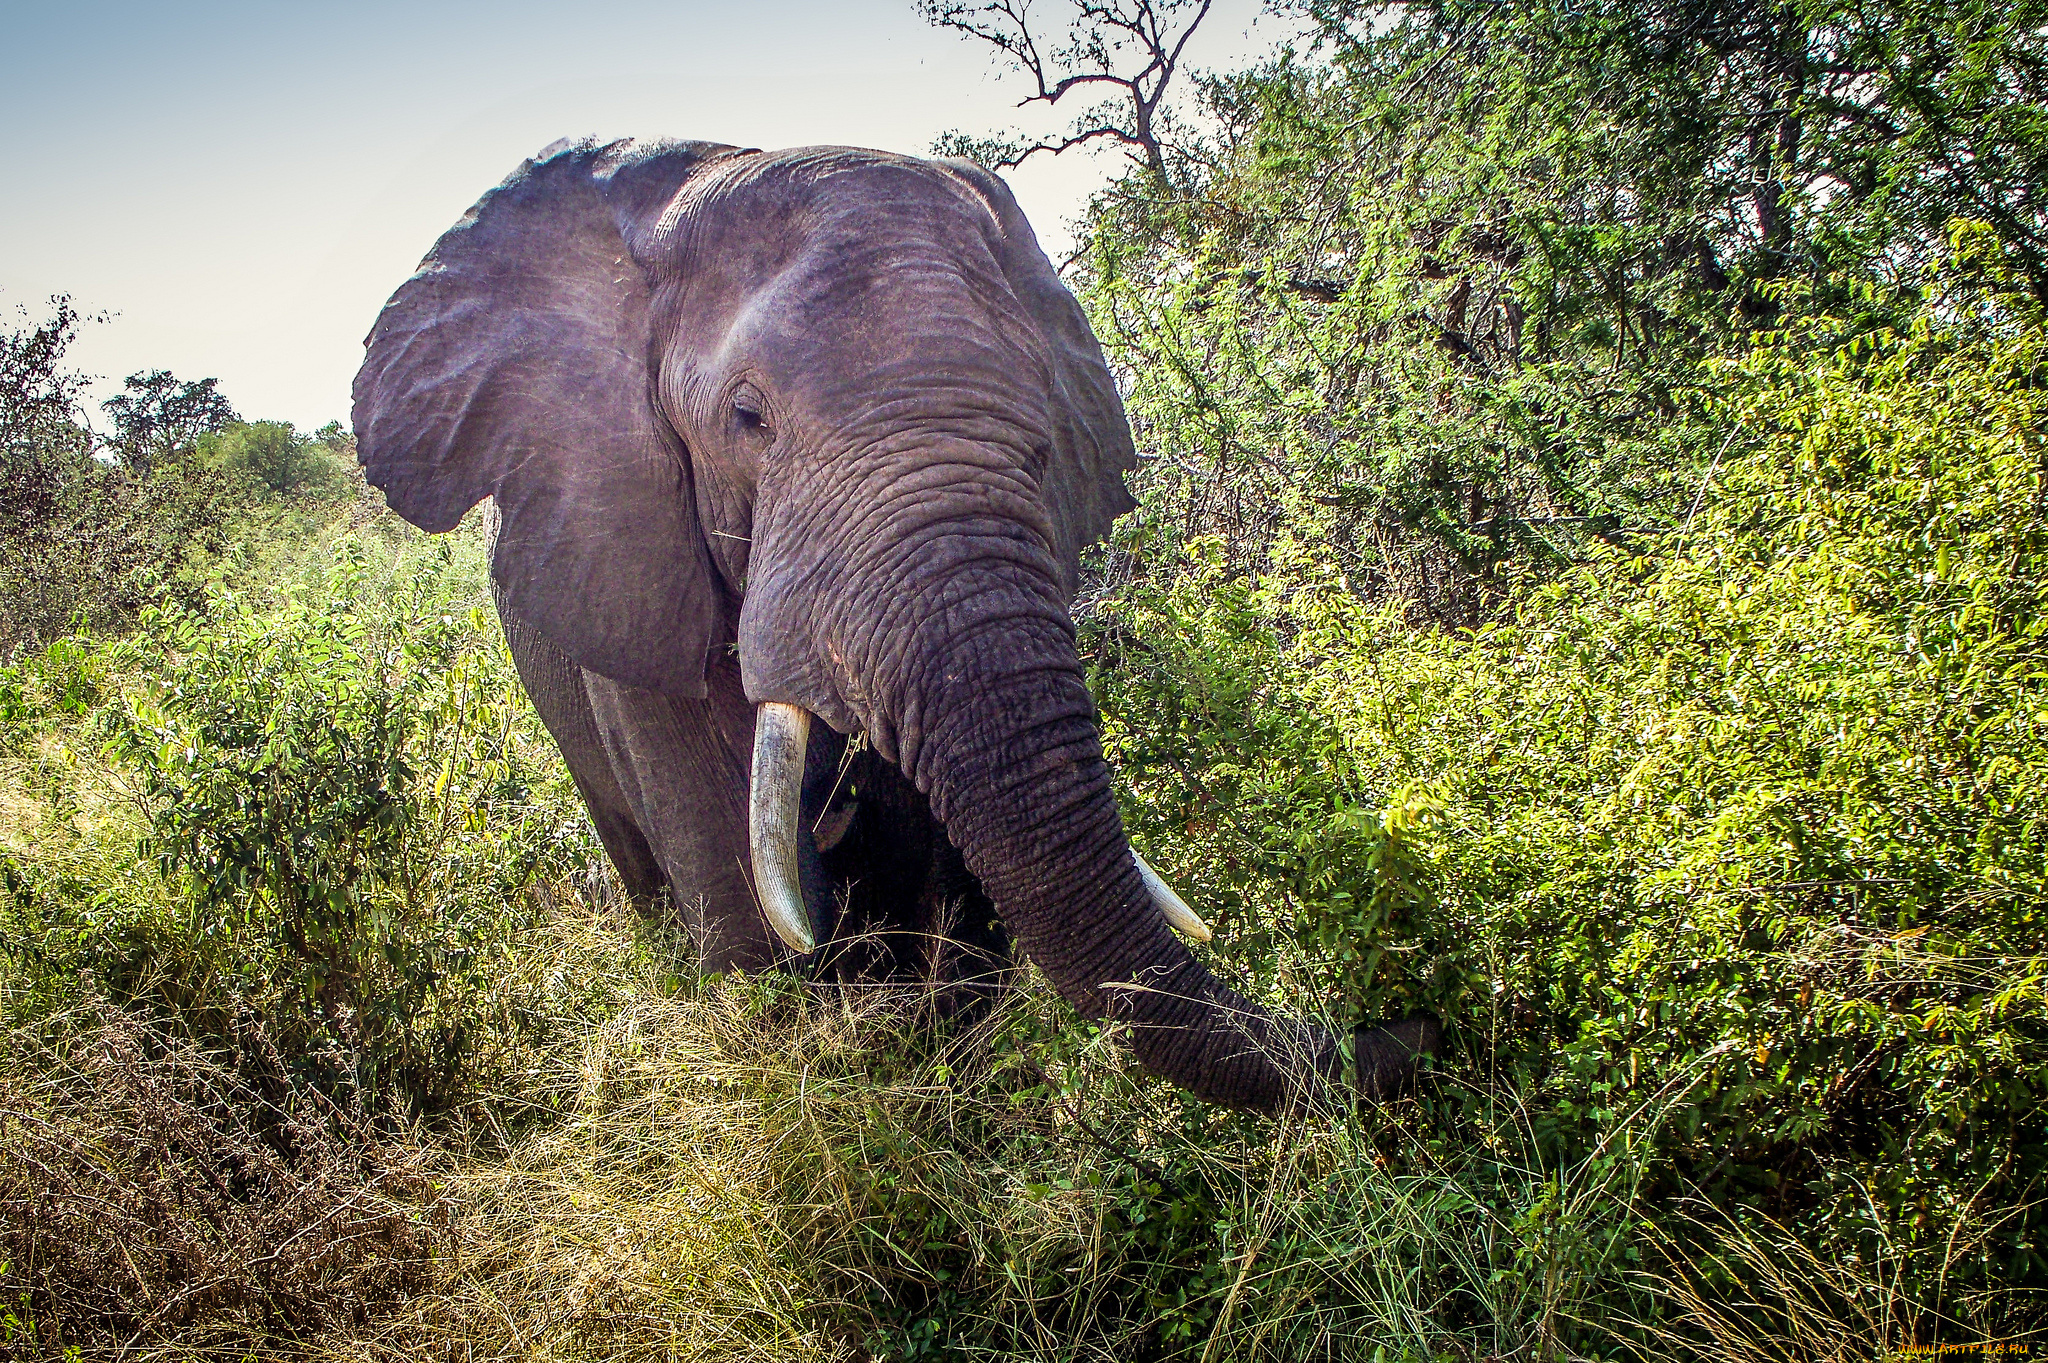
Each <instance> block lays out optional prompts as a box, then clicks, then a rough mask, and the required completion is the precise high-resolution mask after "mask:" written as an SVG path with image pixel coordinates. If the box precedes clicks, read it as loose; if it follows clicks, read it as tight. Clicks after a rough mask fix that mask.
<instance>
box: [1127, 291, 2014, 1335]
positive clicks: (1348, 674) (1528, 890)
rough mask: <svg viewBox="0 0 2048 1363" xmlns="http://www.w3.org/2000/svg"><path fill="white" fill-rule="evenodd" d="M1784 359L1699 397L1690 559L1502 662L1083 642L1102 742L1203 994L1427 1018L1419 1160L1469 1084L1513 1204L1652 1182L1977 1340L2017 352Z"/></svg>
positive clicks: (1233, 582)
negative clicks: (1571, 1172) (1522, 1187)
mask: <svg viewBox="0 0 2048 1363" xmlns="http://www.w3.org/2000/svg"><path fill="white" fill-rule="evenodd" d="M1813 339H1814V338H1811V337H1807V338H1787V339H1786V340H1785V341H1784V342H1783V343H1782V344H1779V345H1775V346H1772V347H1767V348H1765V349H1763V350H1760V351H1759V352H1758V353H1757V354H1756V355H1755V356H1754V357H1753V358H1751V359H1750V360H1748V361H1747V362H1745V363H1744V364H1743V365H1741V366H1739V367H1736V368H1733V369H1730V370H1728V371H1726V372H1724V374H1723V375H1722V376H1721V381H1722V383H1723V385H1724V391H1726V392H1727V393H1728V394H1730V397H1729V411H1728V413H1727V418H1726V419H1727V422H1728V424H1729V427H1730V429H1731V430H1734V431H1749V432H1751V433H1753V434H1754V437H1755V443H1754V445H1753V447H1752V448H1750V449H1748V450H1746V451H1741V452H1738V453H1737V454H1735V455H1733V456H1731V457H1730V458H1728V459H1727V460H1726V461H1725V462H1724V463H1723V464H1722V465H1721V466H1720V468H1719V469H1718V470H1717V471H1716V473H1715V476H1714V478H1713V480H1712V486H1711V487H1702V489H1701V492H1700V496H1699V499H1698V510H1697V512H1696V514H1695V515H1694V516H1692V517H1691V518H1690V519H1689V521H1688V522H1686V523H1685V524H1684V525H1683V526H1682V527H1681V528H1680V529H1679V530H1678V531H1676V532H1674V533H1673V534H1672V535H1670V536H1668V537H1663V538H1661V539H1658V540H1647V541H1641V542H1638V543H1637V544H1636V545H1634V546H1631V547H1628V548H1619V549H1598V548H1596V549H1593V550H1590V551H1589V554H1588V558H1587V560H1586V561H1585V562H1584V564H1583V565H1582V566H1581V567H1580V568H1579V569H1578V570H1577V571H1575V572H1574V573H1572V574H1571V575H1569V576H1567V577H1565V578H1563V579H1562V580H1559V581H1556V582H1553V583H1550V584H1547V585H1538V586H1532V587H1530V588H1528V589H1526V590H1525V591H1524V592H1523V593H1522V595H1521V597H1520V598H1519V604H1518V609H1517V610H1516V612H1515V613H1514V615H1513V617H1512V618H1511V619H1510V620H1507V621H1504V622H1501V623H1498V624H1493V625H1488V626H1485V627H1483V628H1481V629H1478V630H1476V631H1469V632H1459V633H1448V632H1427V631H1414V630H1410V629H1407V628H1405V627H1404V626H1402V625H1401V623H1400V622H1399V620H1398V619H1397V618H1395V617H1394V616H1393V615H1391V614H1389V613H1388V612H1386V611H1384V610H1381V609H1375V608H1373V607H1370V606H1368V605H1365V604H1363V603H1361V602H1360V601H1359V599H1358V598H1357V597H1356V596H1355V595H1353V594H1352V593H1351V592H1350V591H1348V590H1347V589H1346V586H1345V582H1344V579H1343V576H1342V573H1341V571H1339V570H1338V569H1337V568H1336V567H1335V566H1334V565H1331V564H1328V563H1326V562H1320V561H1317V560H1314V559H1311V558H1303V557H1299V556H1297V557H1296V558H1295V559H1294V560H1293V561H1292V562H1285V561H1283V567H1282V570H1281V571H1278V572H1275V573H1273V574H1269V575H1267V576H1265V577H1263V578H1261V579H1257V580H1252V579H1248V578H1236V579H1233V578H1231V577H1230V576H1229V575H1228V574H1226V573H1225V572H1224V571H1223V570H1222V569H1221V568H1220V567H1217V568H1212V569H1211V570H1210V571H1209V572H1208V573H1207V574H1205V575H1199V576H1191V577H1187V578H1184V579H1182V580H1181V581H1179V582H1177V583H1174V584H1171V585H1166V586H1151V587H1145V588H1140V589H1136V590H1133V591H1131V592H1129V593H1127V594H1125V595H1124V596H1123V597H1122V598H1121V599H1114V600H1112V601H1110V602H1108V603H1106V605H1105V607H1104V609H1103V611H1102V613H1101V615H1100V616H1099V618H1098V621H1097V623H1096V624H1095V626H1094V627H1093V628H1094V632H1095V638H1096V641H1097V642H1096V648H1097V655H1098V658H1099V660H1100V662H1099V670H1098V673H1097V682H1098V686H1099V688H1100V692H1101V695H1102V701H1103V710H1104V715H1105V722H1106V725H1107V733H1108V741H1109V744H1110V747H1111V749H1112V752H1113V754H1114V755H1115V757H1116V759H1117V760H1118V762H1119V764H1120V766H1121V768H1122V769H1123V770H1125V771H1126V772H1130V773H1134V776H1133V779H1132V781H1131V789H1130V792H1129V800H1128V806H1127V810H1128V816H1129V821H1130V823H1131V825H1132V827H1133V829H1134V831H1135V833H1136V836H1138V837H1139V838H1140V840H1141V841H1143V842H1145V843H1146V844H1147V850H1148V853H1151V854H1153V855H1154V860H1155V861H1156V862H1157V863H1158V864H1159V865H1160V867H1161V870H1162V872H1163V873H1166V874H1168V875H1169V877H1170V878H1177V879H1178V880H1179V881H1180V882H1181V883H1182V884H1183V885H1188V886H1194V887H1199V888H1201V889H1202V890H1203V891H1204V892H1205V893H1206V894H1208V895H1210V896H1212V899H1211V902H1210V903H1209V904H1208V905H1205V906H1204V907H1205V908H1207V909H1209V911H1211V912H1213V913H1214V914H1215V917H1216V920H1217V921H1219V923H1220V924H1221V926H1222V929H1223V931H1222V932H1220V933H1219V937H1220V940H1221V941H1222V942H1223V943H1224V944H1225V946H1224V948H1223V955H1224V958H1225V965H1226V967H1228V966H1236V967H1237V969H1238V970H1239V971H1240V972H1244V971H1249V972H1250V973H1252V974H1253V975H1255V976H1256V977H1257V978H1258V980H1259V981H1260V982H1261V983H1262V984H1263V986H1264V989H1265V992H1266V993H1267V995H1268V996H1269V997H1274V998H1276V999H1280V998H1286V997H1292V998H1294V999H1295V1000H1296V1001H1297V1004H1298V1001H1299V998H1300V996H1301V994H1302V993H1303V992H1304V991H1306V990H1313V991H1315V992H1319V993H1321V994H1322V995H1323V997H1324V999H1325V1003H1326V1006H1327V1007H1328V1009H1329V1010H1330V1011H1332V1012H1334V1013H1339V1014H1343V1015H1347V1016H1348V1015H1363V1016H1379V1015H1383V1014H1386V1013H1390V1012H1391V1013H1398V1012H1401V1011H1406V1010H1408V1009H1410V1008H1413V1007H1414V1006H1417V1005H1418V1004H1420V1005H1427V1006H1430V1007H1433V1008H1436V1009H1438V1010H1440V1011H1442V1012H1444V1013H1445V1014H1446V1015H1447V1016H1448V1017H1449V1018H1450V1019H1451V1020H1452V1022H1453V1025H1454V1033H1455V1034H1456V1035H1458V1036H1460V1037H1462V1038H1463V1039H1462V1042H1461V1043H1460V1046H1461V1054H1460V1055H1459V1056H1458V1057H1457V1058H1456V1059H1454V1061H1453V1069H1454V1072H1455V1078H1454V1081H1453V1082H1452V1083H1450V1084H1449V1085H1448V1086H1447V1087H1445V1088H1443V1089H1440V1090H1439V1091H1438V1093H1437V1096H1436V1097H1435V1098H1434V1099H1433V1100H1432V1101H1433V1102H1434V1103H1435V1104H1436V1105H1437V1106H1438V1107H1439V1108H1441V1109H1442V1110H1443V1111H1444V1112H1445V1115H1446V1116H1447V1117H1450V1116H1452V1115H1454V1114H1458V1115H1457V1120H1459V1121H1465V1120H1469V1118H1470V1113H1471V1110H1472V1107H1473V1105H1474V1104H1475V1103H1477V1104H1480V1105H1482V1106H1484V1105H1487V1104H1491V1103H1494V1102H1496V1101H1497V1099H1496V1098H1495V1097H1492V1096H1489V1095H1492V1094H1494V1093H1497V1091H1498V1090H1500V1089H1501V1088H1503V1087H1505V1088H1506V1089H1507V1090H1508V1091H1511V1092H1518V1093H1520V1094H1523V1095H1525V1096H1526V1098H1527V1100H1528V1102H1529V1103H1530V1108H1531V1111H1530V1125H1529V1130H1528V1136H1529V1139H1530V1154H1531V1157H1532V1158H1534V1159H1536V1160H1538V1161H1539V1163H1540V1164H1541V1165H1543V1166H1547V1167H1553V1168H1556V1167H1571V1166H1572V1165H1574V1164H1576V1163H1578V1162H1581V1161H1585V1160H1591V1159H1596V1158H1603V1157H1605V1156H1607V1155H1611V1154H1613V1153H1615V1152H1616V1151H1617V1150H1618V1149H1620V1148H1622V1147H1625V1146H1629V1145H1632V1144H1636V1143H1642V1144H1645V1145H1646V1147H1647V1149H1646V1152H1645V1153H1646V1159H1645V1163H1644V1166H1643V1171H1642V1175H1641V1177H1642V1179H1643V1183H1642V1186H1641V1189H1640V1191H1639V1193H1638V1194H1637V1195H1636V1197H1637V1198H1641V1199H1647V1200H1648V1205H1652V1206H1654V1205H1655V1201H1656V1200H1657V1199H1660V1198H1662V1197H1665V1196H1668V1195H1670V1194H1672V1193H1675V1192H1680V1191H1686V1190H1698V1191H1699V1192H1701V1193H1703V1194H1704V1195H1705V1196H1707V1197H1708V1198H1710V1199H1711V1200H1712V1201H1713V1202H1714V1203H1716V1204H1717V1205H1721V1206H1724V1207H1732V1208H1737V1209H1743V1208H1747V1209H1751V1210H1752V1211H1753V1212H1754V1213H1755V1214H1756V1215H1758V1216H1764V1217H1768V1218H1771V1219H1772V1220H1773V1221H1774V1222H1776V1223H1782V1225H1783V1226H1785V1227H1787V1228H1789V1233H1790V1234H1791V1235H1793V1236H1795V1237H1796V1238H1797V1239H1798V1240H1799V1241H1800V1242H1801V1243H1803V1244H1805V1245H1807V1246H1809V1247H1810V1248H1811V1249H1812V1251H1813V1252H1815V1253H1818V1254H1821V1255H1824V1256H1826V1257H1827V1258H1828V1259H1829V1260H1830V1261H1831V1262H1835V1263H1840V1264H1845V1265H1849V1266H1851V1267H1854V1266H1857V1265H1861V1266H1863V1268H1864V1269H1866V1270H1868V1269H1869V1268H1870V1267H1871V1266H1873V1265H1876V1264H1879V1263H1885V1264H1888V1265H1891V1266H1892V1271H1894V1272H1895V1273H1896V1274H1897V1279H1896V1280H1897V1282H1898V1283H1899V1285H1900V1289H1901V1291H1902V1292H1903V1293H1904V1295H1905V1297H1906V1298H1907V1299H1908V1300H1910V1301H1911V1302H1913V1303H1915V1304H1916V1307H1917V1309H1918V1310H1921V1311H1924V1312H1934V1313H1941V1314H1953V1315H1959V1316H1962V1317H1966V1318H1969V1319H1972V1320H1975V1321H1976V1322H1977V1323H1978V1325H1979V1327H1980V1328H1989V1327H1990V1325H1991V1324H1992V1323H1994V1322H1996V1321H1997V1320H1999V1319H2006V1323H2007V1325H2008V1326H2010V1325H2012V1324H2013V1323H2014V1321H2013V1319H2011V1318H2007V1317H2002V1316H2001V1314H2000V1313H2001V1312H2011V1311H2013V1310H2015V1309H2017V1307H2016V1306H2015V1301H2016V1299H2013V1298H2010V1297H2007V1296H2003V1295H2002V1294H2001V1293H2002V1289H2005V1288H2009V1287H2010V1286H2012V1285H2015V1284H2019V1283H2023V1282H2027V1281H2039V1280H2040V1279H2041V1277H2042V1276H2043V1275H2044V1273H2048V1260H2044V1258H2043V1257H2042V1252H2041V1249H2040V1243H2041V1241H2040V1237H2041V1226H2042V1211H2041V1201H2040V1199H2041V1190H2042V1188H2043V1187H2044V1185H2048V1141H2044V1138H2043V1134H2042V1133H2043V1125H2042V1121H2041V1116H2042V1112H2043V1109H2044V1097H2048V1005H2044V992H2043V980H2044V978H2048V958H2044V957H2043V956H2042V955H2041V942H2042V939H2043V920H2042V917H2041V914H2042V909H2041V905H2042V904H2043V903H2044V902H2048V898H2044V890H2048V882H2044V870H2048V866H2044V861H2043V845H2044V840H2043V833H2044V829H2043V826H2042V819H2043V817H2044V814H2043V811H2044V810H2048V792H2044V788H2043V785H2044V781H2048V696H2044V694H2043V687H2042V682H2043V680H2044V678H2048V672H2044V671H2043V669H2042V668H2041V665H2040V657H2041V640H2042V637H2043V634H2044V632H2048V614H2044V612H2043V609H2042V607H2043V604H2044V602H2043V596H2042V592H2043V585H2042V584H2043V583H2044V581H2048V519H2044V518H2048V464H2044V444H2043V436H2042V432H2043V430H2044V429H2048V399H2044V397H2043V396H2042V393H2041V391H2040V389H2039V388H2037V387H2036V386H2035V384H2036V376H2037V375H2038V373H2039V372H2040V365H2041V361H2042V358H2043V349H2044V346H2048V334H2044V333H2043V332H2042V331H2041V330H2040V329H2039V328H2037V327H2032V326H2029V327H2025V328H2020V329H2016V330H2013V331H2010V332H2008V333H2005V334H1988V335H1981V336H1977V337H1975V338H1972V337H1970V336H1968V335H1966V334H1964V333H1959V332H1949V333H1944V332H1940V331H1935V330H1923V331H1920V332H1917V333H1915V334H1912V335H1905V336H1891V337H1888V338H1885V339H1882V340H1881V341H1879V342H1874V343H1873V342H1859V343H1856V344H1853V345H1850V346H1848V347H1846V348H1842V349H1838V350H1828V349H1826V348H1825V347H1821V348H1818V349H1816V348H1815V347H1814V345H1813ZM1140 549H1141V552H1142V546H1140ZM1281 939H1286V940H1287V941H1288V942H1290V943H1292V944H1293V945H1296V946H1298V947H1300V948H1302V949H1304V951H1305V953H1306V954H1305V956H1304V957H1303V958H1301V959H1300V960H1299V961H1297V962H1291V961H1290V959H1289V954H1288V953H1287V952H1285V951H1281V950H1278V949H1277V948H1278V947H1279V946H1280V945H1281ZM1660 1105H1663V1106H1668V1107H1670V1109H1671V1110H1670V1111H1668V1112H1666V1113H1665V1114H1664V1115H1663V1116H1662V1117H1661V1118H1660V1120H1659V1121H1658V1122H1657V1123H1656V1124H1655V1126H1654V1128H1652V1127H1649V1126H1646V1125H1645V1124H1644V1121H1643V1119H1644V1116H1645V1114H1646V1112H1647V1111H1648V1110H1650V1109H1652V1108H1655V1107H1658V1106H1660ZM1406 1157H1408V1158H1416V1157H1418V1152H1414V1151H1410V1152H1408V1153H1407V1156H1406ZM1634 1201H1635V1199H1634V1198H1631V1199H1624V1200H1623V1201H1622V1202H1620V1203H1617V1204H1615V1205H1614V1206H1613V1207H1612V1208H1611V1209H1610V1211H1609V1213H1608V1218H1607V1219H1609V1220H1610V1221H1613V1220H1616V1219H1617V1218H1623V1219H1625V1218H1626V1217H1627V1216H1630V1215H1634V1214H1635V1213H1634V1212H1632V1211H1628V1210H1625V1209H1626V1208H1627V1207H1629V1206H1630V1205H1631V1204H1632V1203H1633V1202H1634ZM1755 1224H1759V1225H1760V1224H1763V1223H1761V1222H1758V1223H1755ZM1577 1231H1578V1233H1581V1234H1584V1233H1586V1232H1588V1231H1597V1225H1586V1224H1581V1225H1580V1226H1579V1227H1578V1228H1577ZM1600 1243H1601V1241H1600V1237H1599V1236H1598V1235H1597V1234H1595V1235H1594V1236H1593V1239H1592V1240H1591V1241H1589V1244H1591V1245H1595V1246H1598V1245H1599V1244H1600ZM1604 1243H1605V1246H1606V1247H1605V1248H1599V1249H1598V1252H1597V1253H1590V1257H1589V1258H1588V1259H1587V1260H1586V1262H1585V1264H1584V1265H1583V1267H1584V1269H1585V1270H1586V1271H1597V1272H1611V1271H1613V1270H1614V1269H1615V1268H1616V1267H1618V1264H1619V1262H1620V1261H1619V1260H1616V1259H1614V1258H1613V1257H1612V1256H1613V1255H1614V1254H1618V1253H1620V1252H1621V1251H1622V1250H1623V1249H1624V1248H1626V1247H1628V1246H1630V1245H1631V1244H1632V1237H1629V1236H1621V1237H1616V1238H1611V1239H1609V1240H1607V1241H1606V1242H1604ZM1589 1252H1590V1251H1589ZM1702 1318H1704V1317H1702Z"/></svg>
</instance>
